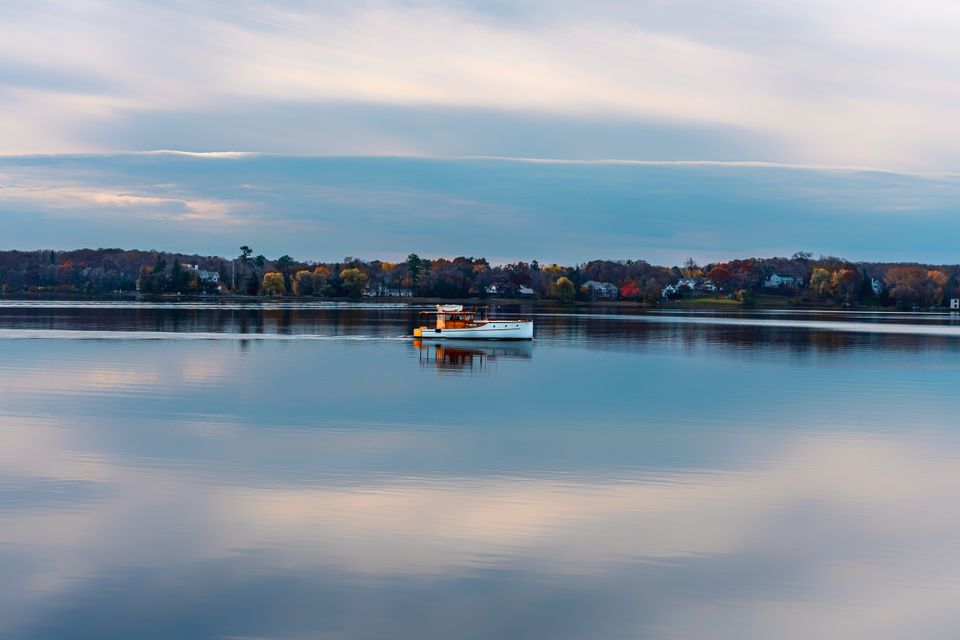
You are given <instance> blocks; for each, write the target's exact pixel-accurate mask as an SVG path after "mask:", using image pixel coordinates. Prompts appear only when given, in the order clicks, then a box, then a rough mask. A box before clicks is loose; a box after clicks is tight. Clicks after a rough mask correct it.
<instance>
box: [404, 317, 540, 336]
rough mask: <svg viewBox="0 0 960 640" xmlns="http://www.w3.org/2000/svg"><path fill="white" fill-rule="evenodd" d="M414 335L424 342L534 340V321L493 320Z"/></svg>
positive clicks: (421, 328) (416, 332) (414, 332)
mask: <svg viewBox="0 0 960 640" xmlns="http://www.w3.org/2000/svg"><path fill="white" fill-rule="evenodd" d="M413 335H414V337H416V338H422V339H424V340H533V321H530V320H526V321H524V320H491V321H489V322H486V323H484V324H483V325H482V326H479V327H465V328H462V329H429V328H427V327H420V328H417V329H414V331H413Z"/></svg>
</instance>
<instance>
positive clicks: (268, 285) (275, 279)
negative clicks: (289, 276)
mask: <svg viewBox="0 0 960 640" xmlns="http://www.w3.org/2000/svg"><path fill="white" fill-rule="evenodd" d="M263 292H264V293H265V294H266V295H268V296H282V295H283V294H285V293H286V292H287V287H286V285H285V284H284V283H283V275H282V274H280V273H277V272H276V271H269V272H267V273H265V274H263Z"/></svg>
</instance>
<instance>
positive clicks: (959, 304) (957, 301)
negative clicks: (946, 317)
mask: <svg viewBox="0 0 960 640" xmlns="http://www.w3.org/2000/svg"><path fill="white" fill-rule="evenodd" d="M950 308H951V309H953V310H954V311H957V310H960V298H950Z"/></svg>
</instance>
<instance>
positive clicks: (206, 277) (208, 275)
mask: <svg viewBox="0 0 960 640" xmlns="http://www.w3.org/2000/svg"><path fill="white" fill-rule="evenodd" d="M183 266H184V267H185V268H186V269H187V270H188V271H193V272H194V273H195V274H197V280H199V281H200V282H211V283H213V284H220V273H219V272H218V271H204V270H203V269H201V268H200V265H198V264H185V265H183Z"/></svg>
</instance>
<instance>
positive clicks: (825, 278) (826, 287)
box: [810, 267, 830, 298]
mask: <svg viewBox="0 0 960 640" xmlns="http://www.w3.org/2000/svg"><path fill="white" fill-rule="evenodd" d="M810 288H811V289H813V291H814V292H815V293H816V294H817V297H818V298H823V297H824V296H825V295H827V294H828V293H829V292H830V272H829V271H827V270H826V269H823V268H821V267H817V268H816V269H814V270H813V274H812V275H811V276H810Z"/></svg>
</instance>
